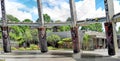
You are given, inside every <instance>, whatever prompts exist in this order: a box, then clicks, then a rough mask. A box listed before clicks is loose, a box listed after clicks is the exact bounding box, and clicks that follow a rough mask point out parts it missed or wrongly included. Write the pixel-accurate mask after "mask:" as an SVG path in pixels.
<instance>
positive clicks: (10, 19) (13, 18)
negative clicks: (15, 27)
mask: <svg viewBox="0 0 120 61" xmlns="http://www.w3.org/2000/svg"><path fill="white" fill-rule="evenodd" d="M7 20H8V22H20V20H19V19H18V18H16V17H14V16H12V15H7Z"/></svg>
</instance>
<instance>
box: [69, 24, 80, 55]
mask: <svg viewBox="0 0 120 61" xmlns="http://www.w3.org/2000/svg"><path fill="white" fill-rule="evenodd" d="M71 35H72V42H73V52H74V53H79V52H80V41H79V33H78V27H77V26H76V27H72V28H71Z"/></svg>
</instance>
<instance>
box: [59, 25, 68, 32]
mask: <svg viewBox="0 0 120 61" xmlns="http://www.w3.org/2000/svg"><path fill="white" fill-rule="evenodd" d="M59 30H60V31H70V26H69V25H67V26H60V27H59Z"/></svg>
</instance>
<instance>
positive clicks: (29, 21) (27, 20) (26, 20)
mask: <svg viewBox="0 0 120 61" xmlns="http://www.w3.org/2000/svg"><path fill="white" fill-rule="evenodd" d="M23 22H27V23H32V21H31V20H30V19H25V20H23Z"/></svg>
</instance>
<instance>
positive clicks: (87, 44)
mask: <svg viewBox="0 0 120 61" xmlns="http://www.w3.org/2000/svg"><path fill="white" fill-rule="evenodd" d="M89 40H90V36H89V35H88V34H85V35H84V37H83V49H85V50H87V49H88V46H89Z"/></svg>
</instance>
